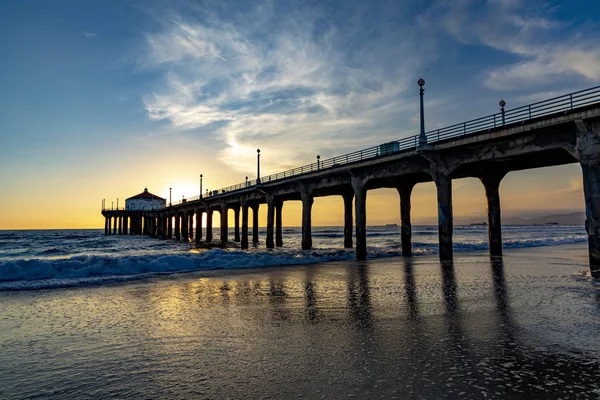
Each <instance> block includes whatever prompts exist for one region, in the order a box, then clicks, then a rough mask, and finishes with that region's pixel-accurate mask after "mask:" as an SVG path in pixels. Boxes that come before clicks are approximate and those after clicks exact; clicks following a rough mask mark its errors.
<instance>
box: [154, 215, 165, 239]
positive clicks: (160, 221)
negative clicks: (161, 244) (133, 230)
mask: <svg viewBox="0 0 600 400" xmlns="http://www.w3.org/2000/svg"><path fill="white" fill-rule="evenodd" d="M163 218H164V217H163V215H162V214H158V216H157V217H156V220H157V223H156V236H158V237H161V238H162V237H165V229H164V226H163Z"/></svg>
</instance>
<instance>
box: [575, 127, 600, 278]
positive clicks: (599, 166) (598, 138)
mask: <svg viewBox="0 0 600 400" xmlns="http://www.w3.org/2000/svg"><path fill="white" fill-rule="evenodd" d="M580 126H581V127H582V128H588V126H587V125H585V124H583V122H581V124H578V128H579V127H580ZM585 130H586V129H578V132H577V153H578V156H579V163H580V165H581V172H582V174H583V195H584V198H585V214H586V221H585V228H586V230H587V234H588V248H589V257H590V270H591V273H592V276H593V277H594V278H600V122H593V123H591V124H590V126H589V128H588V129H587V132H586V131H585Z"/></svg>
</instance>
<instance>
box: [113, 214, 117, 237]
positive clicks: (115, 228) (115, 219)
mask: <svg viewBox="0 0 600 400" xmlns="http://www.w3.org/2000/svg"><path fill="white" fill-rule="evenodd" d="M116 234H117V217H113V235H116Z"/></svg>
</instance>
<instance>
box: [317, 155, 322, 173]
mask: <svg viewBox="0 0 600 400" xmlns="http://www.w3.org/2000/svg"><path fill="white" fill-rule="evenodd" d="M317 169H318V170H319V169H321V156H319V155H317Z"/></svg>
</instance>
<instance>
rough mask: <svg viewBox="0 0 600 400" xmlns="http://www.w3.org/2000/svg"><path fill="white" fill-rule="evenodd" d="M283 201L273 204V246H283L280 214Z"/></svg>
mask: <svg viewBox="0 0 600 400" xmlns="http://www.w3.org/2000/svg"><path fill="white" fill-rule="evenodd" d="M282 209H283V200H279V201H277V202H276V203H275V246H277V247H281V246H283V226H282V218H281V212H282V211H283V210H282Z"/></svg>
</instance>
